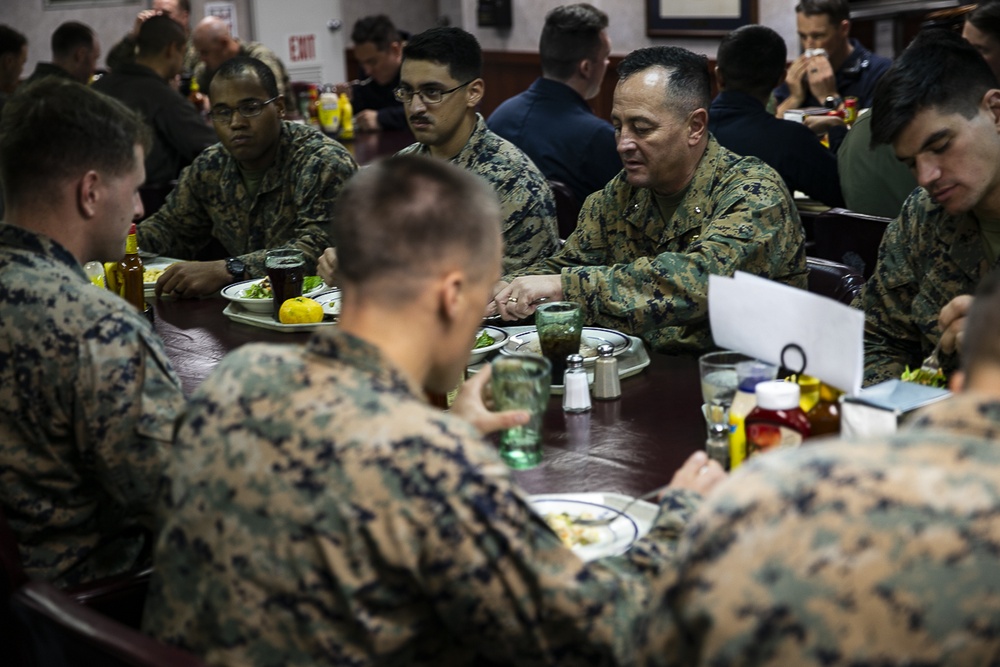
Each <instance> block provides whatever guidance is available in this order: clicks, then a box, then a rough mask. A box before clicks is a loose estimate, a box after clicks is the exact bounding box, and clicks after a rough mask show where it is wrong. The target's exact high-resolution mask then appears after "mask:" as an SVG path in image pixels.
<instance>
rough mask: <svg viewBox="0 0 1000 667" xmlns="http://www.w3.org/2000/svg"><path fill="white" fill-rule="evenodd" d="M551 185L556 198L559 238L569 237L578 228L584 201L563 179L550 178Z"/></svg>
mask: <svg viewBox="0 0 1000 667" xmlns="http://www.w3.org/2000/svg"><path fill="white" fill-rule="evenodd" d="M549 186H550V187H551V188H552V193H553V194H554V195H555V198H556V223H557V224H558V226H559V238H561V239H567V238H569V235H570V234H572V233H573V230H574V229H576V219H577V218H578V217H579V215H580V208H581V207H582V206H583V203H582V202H580V201H578V200H577V198H576V195H574V194H573V191H572V190H570V188H569V186H568V185H566V184H565V183H563V182H562V181H555V180H552V179H551V178H550V179H549Z"/></svg>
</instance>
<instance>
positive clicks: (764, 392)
mask: <svg viewBox="0 0 1000 667" xmlns="http://www.w3.org/2000/svg"><path fill="white" fill-rule="evenodd" d="M756 394H757V407H755V408H754V409H753V410H751V411H750V414H748V415H747V417H746V420H745V421H744V427H745V428H746V434H747V458H749V457H751V456H754V455H756V454H758V453H760V452H766V451H770V450H772V449H780V448H784V447H798V446H799V445H801V444H802V441H803V440H805V439H806V438H808V437H809V432H810V431H809V419H808V418H807V417H806V413H805V412H803V411H802V408H800V407H799V385H797V384H795V383H794V382H784V381H782V380H772V381H768V382H761V383H760V384H758V385H757V388H756Z"/></svg>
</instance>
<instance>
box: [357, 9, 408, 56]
mask: <svg viewBox="0 0 1000 667" xmlns="http://www.w3.org/2000/svg"><path fill="white" fill-rule="evenodd" d="M351 41H352V42H354V43H355V44H362V43H364V42H371V43H372V44H374V45H375V48H376V49H378V50H379V51H387V50H388V49H389V46H391V45H392V43H393V42H398V41H400V36H399V31H398V30H396V26H394V25H393V24H392V21H391V20H390V19H389V17H388V16H386V15H385V14H377V15H376V16H365V17H364V18H360V19H358V20H357V21H356V22H355V23H354V29H353V30H351Z"/></svg>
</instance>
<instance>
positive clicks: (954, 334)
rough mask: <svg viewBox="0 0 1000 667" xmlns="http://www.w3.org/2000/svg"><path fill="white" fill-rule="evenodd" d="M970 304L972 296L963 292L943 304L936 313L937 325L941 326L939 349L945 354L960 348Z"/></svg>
mask: <svg viewBox="0 0 1000 667" xmlns="http://www.w3.org/2000/svg"><path fill="white" fill-rule="evenodd" d="M971 306H972V296H971V295H969V294H963V295H961V296H956V297H955V298H954V299H952V300H951V301H949V302H948V303H946V304H945V306H944V308H942V309H941V312H940V314H938V326H939V327H940V328H941V351H942V352H944V353H946V354H951V353H953V352H960V351H961V350H962V337H963V336H964V335H965V320H966V316H967V315H968V314H969V308H970V307H971Z"/></svg>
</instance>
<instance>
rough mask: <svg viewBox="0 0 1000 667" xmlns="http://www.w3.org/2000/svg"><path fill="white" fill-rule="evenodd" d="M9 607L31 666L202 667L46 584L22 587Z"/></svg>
mask: <svg viewBox="0 0 1000 667" xmlns="http://www.w3.org/2000/svg"><path fill="white" fill-rule="evenodd" d="M11 607H12V610H13V613H14V615H15V617H16V618H17V622H18V624H19V626H20V627H19V629H20V631H21V633H22V634H23V635H24V640H23V641H24V642H25V643H26V644H27V647H28V655H27V658H28V664H29V665H44V666H45V667H49V666H53V667H59V666H62V665H101V666H102V667H116V666H119V665H129V666H131V667H147V666H148V667H196V666H200V665H204V662H202V660H201V659H200V658H198V657H197V656H194V655H192V654H191V653H188V652H187V651H183V650H181V649H179V648H176V647H173V646H168V645H166V644H163V643H160V642H158V641H157V640H155V639H153V638H152V637H147V636H146V635H144V634H142V633H140V632H139V631H137V630H133V629H132V628H129V627H127V626H124V625H122V624H120V623H118V622H116V621H114V620H112V619H110V618H107V617H105V616H103V615H102V614H100V613H98V612H96V611H94V610H93V609H89V608H87V607H85V606H84V605H81V604H79V603H78V602H77V601H76V600H74V599H73V598H72V597H70V596H69V595H67V594H66V593H64V592H62V591H60V590H59V589H57V588H56V587H55V586H53V585H52V584H50V583H48V582H45V581H31V582H28V583H27V584H25V585H24V586H22V587H21V588H20V589H19V590H18V591H17V592H16V593H15V594H14V596H13V598H12V600H11Z"/></svg>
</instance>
